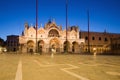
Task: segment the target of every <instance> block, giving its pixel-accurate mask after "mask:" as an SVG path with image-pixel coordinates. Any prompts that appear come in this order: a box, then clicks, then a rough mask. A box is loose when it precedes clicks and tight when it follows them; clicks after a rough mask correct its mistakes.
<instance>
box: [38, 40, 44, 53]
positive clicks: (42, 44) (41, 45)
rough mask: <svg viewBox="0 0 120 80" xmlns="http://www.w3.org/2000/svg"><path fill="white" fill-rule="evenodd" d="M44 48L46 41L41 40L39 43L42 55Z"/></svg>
mask: <svg viewBox="0 0 120 80" xmlns="http://www.w3.org/2000/svg"><path fill="white" fill-rule="evenodd" d="M43 47H44V41H43V40H40V41H39V42H38V52H39V53H42V52H43Z"/></svg>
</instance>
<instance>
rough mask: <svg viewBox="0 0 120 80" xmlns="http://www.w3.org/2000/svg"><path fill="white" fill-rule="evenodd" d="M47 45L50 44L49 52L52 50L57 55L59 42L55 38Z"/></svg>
mask: <svg viewBox="0 0 120 80" xmlns="http://www.w3.org/2000/svg"><path fill="white" fill-rule="evenodd" d="M49 44H50V51H51V49H52V48H53V49H55V51H56V52H57V53H58V52H60V41H59V40H58V39H57V38H53V39H51V40H50V43H49Z"/></svg>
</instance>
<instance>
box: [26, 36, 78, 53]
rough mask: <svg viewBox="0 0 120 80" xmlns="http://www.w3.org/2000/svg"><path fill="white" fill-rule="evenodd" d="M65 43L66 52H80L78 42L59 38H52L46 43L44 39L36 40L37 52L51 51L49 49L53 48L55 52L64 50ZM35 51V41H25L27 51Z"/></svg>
mask: <svg viewBox="0 0 120 80" xmlns="http://www.w3.org/2000/svg"><path fill="white" fill-rule="evenodd" d="M66 44H67V48H68V52H73V53H79V52H80V47H79V46H80V44H79V43H78V42H76V41H73V42H70V41H63V42H62V41H61V40H59V38H52V39H51V40H50V41H49V42H48V44H47V42H45V41H44V40H39V41H38V46H37V48H38V53H48V52H51V49H52V48H54V49H55V50H56V53H60V52H66ZM35 51H36V43H35V42H34V41H33V40H28V41H27V52H28V53H30V52H35Z"/></svg>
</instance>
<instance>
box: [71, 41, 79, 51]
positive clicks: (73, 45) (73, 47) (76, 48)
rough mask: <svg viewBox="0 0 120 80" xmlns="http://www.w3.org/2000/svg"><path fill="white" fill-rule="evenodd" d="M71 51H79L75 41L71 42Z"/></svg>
mask: <svg viewBox="0 0 120 80" xmlns="http://www.w3.org/2000/svg"><path fill="white" fill-rule="evenodd" d="M72 52H73V53H78V52H79V44H78V43H77V42H73V43H72Z"/></svg>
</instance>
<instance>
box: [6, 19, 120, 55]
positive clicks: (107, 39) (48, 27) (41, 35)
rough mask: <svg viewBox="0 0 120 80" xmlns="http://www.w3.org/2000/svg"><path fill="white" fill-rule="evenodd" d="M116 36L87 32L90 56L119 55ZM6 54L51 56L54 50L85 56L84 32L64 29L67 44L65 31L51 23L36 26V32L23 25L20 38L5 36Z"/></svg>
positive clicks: (117, 35)
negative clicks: (7, 52) (44, 54)
mask: <svg viewBox="0 0 120 80" xmlns="http://www.w3.org/2000/svg"><path fill="white" fill-rule="evenodd" d="M119 41H120V34H115V33H107V32H90V33H89V45H90V52H91V53H94V52H97V54H109V53H114V54H120V51H119V50H120V43H119ZM6 43H7V50H8V51H18V52H20V53H30V52H34V53H36V52H37V53H41V54H43V53H51V49H52V48H54V49H55V51H56V53H63V52H66V44H67V51H68V52H69V53H86V52H88V32H87V31H79V29H78V27H77V26H72V27H68V30H67V40H66V30H63V29H62V26H57V25H56V23H55V22H54V21H48V23H46V24H45V26H44V27H42V26H40V28H38V29H37V39H36V28H35V27H34V26H29V25H28V24H27V23H26V24H25V26H24V31H23V32H22V35H21V36H17V35H16V36H15V35H10V36H7V42H6Z"/></svg>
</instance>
